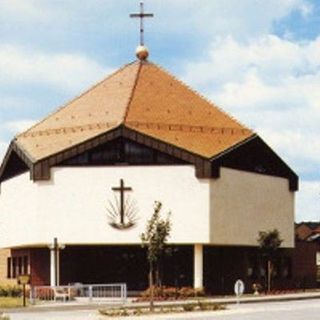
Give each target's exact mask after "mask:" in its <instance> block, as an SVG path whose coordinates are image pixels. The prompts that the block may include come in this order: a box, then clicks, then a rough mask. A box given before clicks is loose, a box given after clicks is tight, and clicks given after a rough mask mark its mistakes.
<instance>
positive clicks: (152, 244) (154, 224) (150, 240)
mask: <svg viewBox="0 0 320 320" xmlns="http://www.w3.org/2000/svg"><path fill="white" fill-rule="evenodd" d="M161 207H162V203H161V202H159V201H155V203H154V212H153V214H152V217H151V219H150V220H148V222H147V225H146V231H145V232H144V233H142V234H141V241H142V246H146V247H147V258H148V261H149V290H150V310H151V311H153V309H154V283H155V282H154V271H155V270H156V269H157V266H158V263H159V259H160V257H161V256H162V255H163V253H164V249H165V244H166V242H167V240H168V237H169V234H170V230H171V224H170V213H169V214H168V215H167V218H166V219H163V218H161V216H160V211H161Z"/></svg>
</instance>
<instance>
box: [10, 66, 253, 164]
mask: <svg viewBox="0 0 320 320" xmlns="http://www.w3.org/2000/svg"><path fill="white" fill-rule="evenodd" d="M120 125H124V126H126V127H128V128H131V129H133V130H136V131H138V132H140V133H143V134H145V135H148V136H150V137H153V138H156V139H158V140H161V141H164V142H166V143H169V144H172V145H174V146H177V147H179V148H182V149H184V150H187V151H189V152H192V153H195V154H198V155H200V156H202V157H205V158H211V157H213V156H215V155H218V154H219V153H221V152H223V151H225V150H227V149H229V148H231V147H232V146H234V145H236V144H238V143H239V142H241V141H244V140H246V139H247V138H249V137H251V136H253V135H254V133H253V132H252V131H251V130H249V129H248V128H246V127H244V126H243V125H242V124H240V123H239V122H237V121H236V120H235V119H233V118H232V117H231V116H229V115H228V114H226V113H225V112H224V111H222V110H221V109H219V108H218V107H217V106H215V105H213V104H211V103H210V102H208V101H207V100H206V99H204V98H203V97H201V96H200V95H199V94H198V93H196V92H194V91H193V90H191V89H190V88H189V87H188V86H186V85H185V84H183V83H182V82H180V81H179V80H177V79H176V78H174V77H173V76H172V75H170V74H169V73H167V72H166V71H164V70H163V69H162V68H160V67H159V66H157V65H155V64H153V63H151V62H146V61H136V62H133V63H131V64H129V65H126V66H124V67H123V68H121V69H120V70H118V71H117V72H115V73H114V74H112V75H111V76H109V77H108V78H106V79H105V80H103V81H102V82H100V83H98V84H97V85H96V86H94V87H92V88H91V89H89V90H88V91H86V92H85V93H83V94H82V95H80V96H79V97H77V98H76V99H74V100H73V101H71V102H70V103H68V104H67V105H65V106H63V107H62V108H60V109H58V110H57V111H56V112H54V113H52V114H51V115H49V116H48V117H47V118H45V119H44V120H42V121H41V122H39V123H38V124H36V125H34V126H33V127H31V128H30V129H29V130H27V131H25V132H24V133H22V134H20V135H18V136H17V137H16V140H17V143H18V144H19V145H20V146H21V148H22V149H23V150H25V151H26V153H27V154H29V155H30V158H31V159H33V160H34V161H37V160H41V159H44V158H46V157H48V156H51V155H53V154H56V153H59V152H61V151H64V150H66V149H68V148H70V147H73V146H75V145H78V144H81V143H82V142H85V141H87V140H90V139H92V138H94V137H96V136H98V135H100V134H103V133H106V132H108V131H110V130H111V129H114V128H116V127H118V126H120Z"/></svg>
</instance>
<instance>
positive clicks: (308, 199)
mask: <svg viewBox="0 0 320 320" xmlns="http://www.w3.org/2000/svg"><path fill="white" fill-rule="evenodd" d="M300 190H301V191H300V192H299V193H298V195H297V198H296V212H297V214H296V221H297V222H299V221H319V220H320V180H319V181H312V182H301V183H300Z"/></svg>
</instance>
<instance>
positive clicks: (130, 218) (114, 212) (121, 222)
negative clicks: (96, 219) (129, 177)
mask: <svg viewBox="0 0 320 320" xmlns="http://www.w3.org/2000/svg"><path fill="white" fill-rule="evenodd" d="M112 190H113V191H114V192H120V199H119V198H118V197H117V196H116V195H115V194H114V201H113V202H112V201H110V200H108V207H107V211H108V220H109V225H110V226H112V227H113V228H116V229H129V228H131V227H133V226H134V225H135V224H136V221H137V212H138V207H137V202H136V201H135V200H133V199H131V198H130V196H126V197H125V192H128V191H132V188H131V187H125V185H124V181H123V179H120V186H119V187H113V188H112Z"/></svg>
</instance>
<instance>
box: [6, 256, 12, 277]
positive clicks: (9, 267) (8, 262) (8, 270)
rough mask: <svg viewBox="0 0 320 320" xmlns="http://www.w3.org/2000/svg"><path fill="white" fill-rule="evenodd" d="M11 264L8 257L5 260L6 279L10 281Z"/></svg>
mask: <svg viewBox="0 0 320 320" xmlns="http://www.w3.org/2000/svg"><path fill="white" fill-rule="evenodd" d="M11 263H12V259H11V258H10V257H9V258H7V278H8V279H10V278H11V275H12V270H11Z"/></svg>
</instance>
